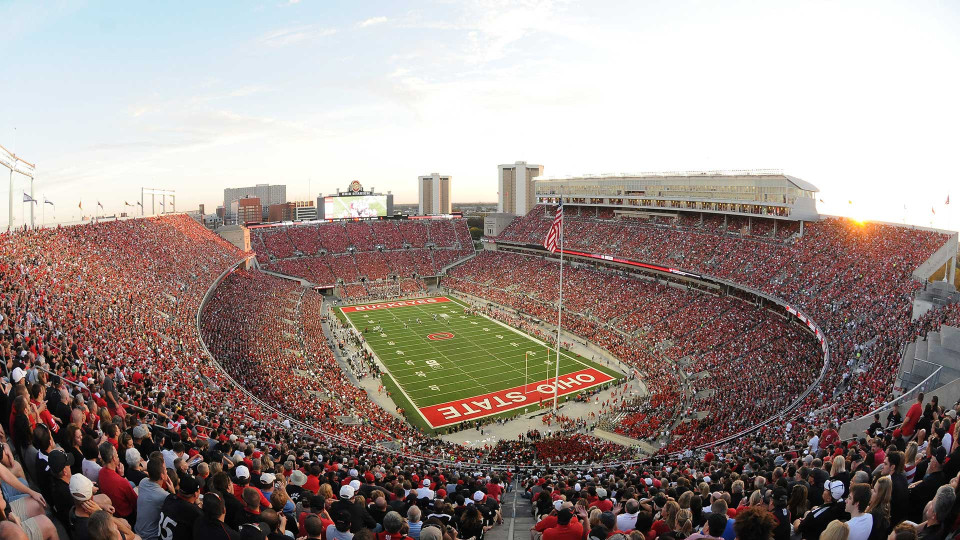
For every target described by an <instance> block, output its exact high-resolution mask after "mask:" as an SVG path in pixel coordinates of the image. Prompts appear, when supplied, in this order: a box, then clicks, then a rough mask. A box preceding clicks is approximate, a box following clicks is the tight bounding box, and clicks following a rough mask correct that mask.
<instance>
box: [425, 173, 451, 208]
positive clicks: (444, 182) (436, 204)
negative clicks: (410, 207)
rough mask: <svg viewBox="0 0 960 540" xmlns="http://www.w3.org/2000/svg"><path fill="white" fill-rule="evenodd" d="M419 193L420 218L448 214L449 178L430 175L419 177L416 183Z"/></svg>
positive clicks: (434, 174) (435, 174) (449, 206)
mask: <svg viewBox="0 0 960 540" xmlns="http://www.w3.org/2000/svg"><path fill="white" fill-rule="evenodd" d="M417 188H418V191H419V201H420V203H419V207H418V212H417V213H419V214H420V215H421V216H430V215H437V214H449V213H450V210H451V204H450V177H449V176H444V175H440V174H438V173H431V174H429V175H426V176H421V177H420V178H419V179H418V181H417Z"/></svg>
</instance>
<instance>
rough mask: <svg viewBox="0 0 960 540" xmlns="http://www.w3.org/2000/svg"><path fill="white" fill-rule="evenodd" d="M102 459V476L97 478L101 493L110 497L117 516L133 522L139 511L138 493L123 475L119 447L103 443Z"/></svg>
mask: <svg viewBox="0 0 960 540" xmlns="http://www.w3.org/2000/svg"><path fill="white" fill-rule="evenodd" d="M100 459H101V460H103V468H101V469H100V477H99V479H98V480H97V483H98V484H100V493H103V494H104V495H106V496H107V497H110V501H111V502H112V503H113V508H114V510H115V511H114V515H115V516H116V517H120V518H124V519H126V520H127V521H131V522H132V521H133V520H134V519H135V518H134V514H135V513H136V511H137V493H136V492H135V491H133V488H132V487H130V482H129V481H127V479H126V478H124V477H123V465H121V464H120V456H118V455H117V449H116V448H114V447H113V445H112V444H110V443H109V442H105V443H103V444H101V445H100ZM132 518H134V519H132Z"/></svg>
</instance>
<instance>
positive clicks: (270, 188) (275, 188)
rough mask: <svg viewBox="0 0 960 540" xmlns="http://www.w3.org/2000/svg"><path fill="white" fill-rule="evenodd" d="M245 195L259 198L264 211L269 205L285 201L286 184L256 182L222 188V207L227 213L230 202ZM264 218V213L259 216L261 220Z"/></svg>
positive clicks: (265, 216) (234, 215) (231, 215)
mask: <svg viewBox="0 0 960 540" xmlns="http://www.w3.org/2000/svg"><path fill="white" fill-rule="evenodd" d="M247 197H256V198H258V199H260V206H261V207H262V211H263V212H266V211H267V208H268V207H270V206H273V205H275V204H283V203H285V202H287V186H284V185H280V184H275V185H270V184H257V185H255V186H251V187H240V188H226V189H224V190H223V207H224V208H226V209H228V213H229V209H230V208H231V206H230V203H232V202H233V201H236V200H238V199H243V198H247ZM228 217H229V218H235V217H236V214H230V215H229V216H228ZM266 218H267V215H266V214H264V215H262V216H261V220H262V219H266ZM258 221H259V220H258Z"/></svg>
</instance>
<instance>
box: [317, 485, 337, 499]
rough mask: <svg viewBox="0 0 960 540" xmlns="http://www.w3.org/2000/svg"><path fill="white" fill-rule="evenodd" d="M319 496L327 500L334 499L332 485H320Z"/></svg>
mask: <svg viewBox="0 0 960 540" xmlns="http://www.w3.org/2000/svg"><path fill="white" fill-rule="evenodd" d="M317 495H319V496H321V497H323V498H324V499H325V500H330V499H332V498H333V487H331V486H330V484H320V489H318V490H317Z"/></svg>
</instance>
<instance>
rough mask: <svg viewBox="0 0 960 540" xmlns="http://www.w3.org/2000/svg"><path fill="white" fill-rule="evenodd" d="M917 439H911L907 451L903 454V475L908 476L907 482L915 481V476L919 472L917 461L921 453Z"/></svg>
mask: <svg viewBox="0 0 960 540" xmlns="http://www.w3.org/2000/svg"><path fill="white" fill-rule="evenodd" d="M919 453H920V452H919V447H918V446H917V441H910V444H908V445H907V451H906V452H904V454H903V475H904V476H906V477H907V483H908V484H910V483H913V477H914V475H915V474H917V461H918V454H919Z"/></svg>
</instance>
